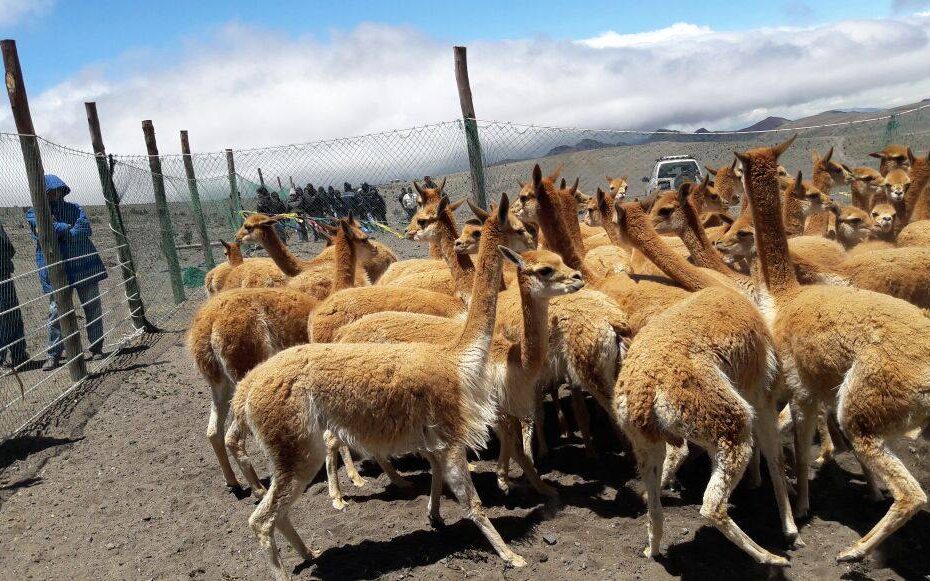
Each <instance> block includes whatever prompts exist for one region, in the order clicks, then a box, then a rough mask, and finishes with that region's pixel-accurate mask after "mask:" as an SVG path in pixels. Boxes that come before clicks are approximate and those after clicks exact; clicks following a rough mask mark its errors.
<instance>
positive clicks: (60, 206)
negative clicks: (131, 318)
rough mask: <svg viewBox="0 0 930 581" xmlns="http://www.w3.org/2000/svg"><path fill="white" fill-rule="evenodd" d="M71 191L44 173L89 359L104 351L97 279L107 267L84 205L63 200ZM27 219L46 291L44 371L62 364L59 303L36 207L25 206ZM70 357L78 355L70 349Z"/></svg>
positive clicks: (54, 177)
mask: <svg viewBox="0 0 930 581" xmlns="http://www.w3.org/2000/svg"><path fill="white" fill-rule="evenodd" d="M69 193H71V188H69V187H68V185H67V184H65V182H63V181H62V180H61V178H59V177H58V176H55V175H52V174H46V175H45V195H46V196H48V204H49V208H50V209H51V211H52V219H53V221H54V223H53V227H54V229H55V235H56V236H57V237H58V249H59V252H60V254H61V260H62V263H63V265H64V268H65V274H67V276H68V283H69V284H70V285H71V287H72V288H73V289H74V290H75V291H77V296H78V299H79V300H80V303H81V305H83V310H84V320H85V321H84V323H85V326H86V329H87V340H88V341H89V342H90V347H89V348H88V351H89V352H90V358H91V360H100V359H103V358H104V354H103V311H102V309H101V307H100V281H101V280H103V279H105V278H106V277H107V269H106V268H105V267H104V266H103V261H102V260H100V255H99V254H98V253H97V248H96V247H94V243H93V242H92V241H91V239H90V237H91V234H92V232H91V228H90V220H88V219H87V214H85V213H84V209H83V208H81V206H79V205H78V204H74V203H71V202H66V201H64V197H65V196H66V195H68V194H69ZM26 221H27V222H29V228H30V230H31V231H32V238H33V240H35V241H36V266H37V267H38V268H39V280H40V281H41V283H42V291H43V292H44V293H45V294H47V295H48V359H47V360H46V361H45V364H44V365H42V369H43V370H45V371H51V370H53V369H55V368H57V367H59V366H60V365H61V358H62V355H63V354H64V350H65V345H64V342H63V338H62V336H61V323H60V321H59V320H58V317H59V313H58V305H56V304H55V296H54V295H53V294H52V283H51V280H50V279H49V274H48V268H46V263H45V256H44V255H43V253H42V247H41V246H39V235H38V231H37V228H38V226H36V213H35V209H33V208H29V209H28V210H26ZM68 356H69V357H77V356H78V354H76V353H69V354H68Z"/></svg>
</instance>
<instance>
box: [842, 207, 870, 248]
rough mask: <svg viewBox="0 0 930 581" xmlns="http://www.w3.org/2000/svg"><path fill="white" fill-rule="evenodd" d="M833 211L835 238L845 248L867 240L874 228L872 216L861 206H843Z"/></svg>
mask: <svg viewBox="0 0 930 581" xmlns="http://www.w3.org/2000/svg"><path fill="white" fill-rule="evenodd" d="M833 212H834V213H835V214H836V235H837V239H838V241H839V242H840V243H841V244H842V245H843V246H845V247H846V248H852V247H853V246H855V245H856V244H859V243H860V242H864V241H866V240H868V239H869V237H870V236H871V235H872V233H873V232H874V231H875V230H876V228H875V222H873V221H872V216H870V215H869V213H868V212H866V211H865V210H863V209H862V208H857V207H855V206H843V207H841V208H836V209H835V210H833Z"/></svg>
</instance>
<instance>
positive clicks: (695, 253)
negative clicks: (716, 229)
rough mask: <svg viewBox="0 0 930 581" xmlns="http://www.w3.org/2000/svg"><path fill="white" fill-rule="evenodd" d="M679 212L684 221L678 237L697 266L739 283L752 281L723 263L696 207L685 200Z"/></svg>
mask: <svg viewBox="0 0 930 581" xmlns="http://www.w3.org/2000/svg"><path fill="white" fill-rule="evenodd" d="M679 211H680V212H681V213H682V215H683V217H684V220H681V221H680V223H681V227H679V228H678V229H677V230H678V236H679V237H680V238H681V240H682V242H684V243H685V246H687V247H688V252H690V253H691V256H692V258H694V263H695V264H696V265H697V266H701V267H704V268H709V269H711V270H715V271H717V272H719V273H721V274H724V275H726V276H727V277H729V278H730V279H731V280H735V281H738V282H745V281H749V280H750V279H749V277H748V276H746V275H744V274H740V273H738V272H736V271H735V270H733V269H732V268H730V267H729V266H727V263H726V262H724V261H723V257H721V256H720V253H719V252H717V249H716V248H714V246H713V244H711V243H710V240H709V239H708V238H707V232H706V231H705V230H704V225H703V224H701V219H700V216H698V213H697V211H696V209H695V208H694V206H692V205H691V204H690V203H688V201H687V200H685V201H683V202H682V203H681V205H680V210H679Z"/></svg>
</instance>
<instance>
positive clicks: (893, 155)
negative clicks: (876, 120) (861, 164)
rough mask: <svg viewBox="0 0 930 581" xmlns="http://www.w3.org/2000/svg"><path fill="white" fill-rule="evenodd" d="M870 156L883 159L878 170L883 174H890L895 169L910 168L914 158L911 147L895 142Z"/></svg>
mask: <svg viewBox="0 0 930 581" xmlns="http://www.w3.org/2000/svg"><path fill="white" fill-rule="evenodd" d="M869 156H870V157H874V158H877V159H880V160H881V164H880V166H879V168H878V171H879V172H880V173H881V174H882V175H883V176H884V175H888V172H890V171H891V170H893V169H899V168H900V169H908V168H909V167H911V160H912V159H914V154H912V153H911V148H909V147H906V146H904V145H897V144H894V143H892V144H891V145H888V146H887V147H885V149H883V150H881V151H878V152H875V153H870V154H869Z"/></svg>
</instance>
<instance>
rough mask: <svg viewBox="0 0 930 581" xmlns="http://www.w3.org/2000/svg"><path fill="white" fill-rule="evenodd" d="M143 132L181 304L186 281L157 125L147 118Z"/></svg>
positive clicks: (165, 248) (165, 249)
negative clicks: (175, 236) (173, 221)
mask: <svg viewBox="0 0 930 581" xmlns="http://www.w3.org/2000/svg"><path fill="white" fill-rule="evenodd" d="M142 133H143V135H145V148H146V150H147V151H148V154H149V170H150V171H151V172H152V189H153V190H154V192H155V211H156V212H158V221H159V223H160V224H161V245H162V251H163V252H164V253H165V259H166V260H167V261H168V272H169V274H170V275H171V288H172V290H173V291H174V302H175V303H177V304H181V303H182V302H184V299H185V296H184V281H183V280H182V279H181V264H180V262H178V251H177V249H176V248H175V247H174V244H175V241H174V228H173V227H172V225H171V214H170V213H169V210H168V199H167V198H166V197H165V176H164V175H163V174H162V173H161V158H160V157H158V144H157V143H155V126H154V125H152V122H151V121H150V120H148V119H146V120H145V121H143V122H142Z"/></svg>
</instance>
